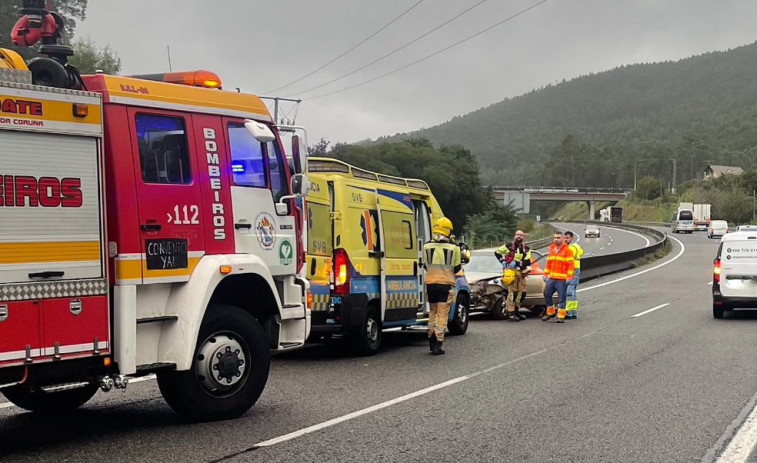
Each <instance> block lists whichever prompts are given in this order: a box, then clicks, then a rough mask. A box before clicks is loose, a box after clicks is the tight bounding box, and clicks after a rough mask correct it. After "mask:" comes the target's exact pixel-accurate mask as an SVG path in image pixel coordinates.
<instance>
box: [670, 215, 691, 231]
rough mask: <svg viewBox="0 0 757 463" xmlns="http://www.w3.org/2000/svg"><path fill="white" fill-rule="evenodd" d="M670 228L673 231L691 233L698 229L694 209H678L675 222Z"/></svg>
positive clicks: (674, 218) (674, 217)
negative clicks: (695, 223)
mask: <svg viewBox="0 0 757 463" xmlns="http://www.w3.org/2000/svg"><path fill="white" fill-rule="evenodd" d="M670 228H671V230H672V231H673V233H681V232H685V233H691V232H693V231H694V230H696V227H695V226H694V211H692V210H691V209H678V212H676V215H674V216H673V223H672V224H671V227H670Z"/></svg>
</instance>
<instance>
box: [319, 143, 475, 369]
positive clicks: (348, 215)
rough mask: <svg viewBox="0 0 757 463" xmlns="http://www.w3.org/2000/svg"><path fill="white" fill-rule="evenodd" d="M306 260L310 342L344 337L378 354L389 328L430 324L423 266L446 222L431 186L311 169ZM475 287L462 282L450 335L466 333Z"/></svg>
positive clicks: (328, 166) (339, 165) (341, 167)
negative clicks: (438, 223)
mask: <svg viewBox="0 0 757 463" xmlns="http://www.w3.org/2000/svg"><path fill="white" fill-rule="evenodd" d="M308 170H309V174H310V176H309V180H310V182H311V188H310V192H309V193H308V195H307V198H306V206H307V230H308V234H307V242H308V243H307V256H306V259H305V264H306V268H305V272H306V276H307V278H308V280H310V297H309V303H310V306H311V309H312V314H311V320H312V327H311V333H312V336H311V337H312V338H321V337H324V335H326V336H328V335H330V334H333V333H342V334H344V335H345V336H347V337H349V338H350V339H351V340H352V344H353V345H354V347H355V348H356V350H357V351H358V352H359V353H361V354H365V355H371V354H375V353H376V352H377V351H378V349H379V346H380V345H381V337H382V336H381V333H382V330H383V329H386V328H396V327H403V328H404V327H409V326H413V325H421V324H425V323H427V321H428V304H427V303H426V301H425V294H424V288H423V282H424V269H423V266H422V265H421V259H422V250H423V244H424V243H426V242H428V241H430V240H431V224H432V223H433V221H434V220H436V219H438V218H440V217H442V216H443V214H442V210H441V208H440V207H439V203H438V202H437V201H436V198H434V195H433V194H432V193H431V189H430V188H429V187H428V185H427V184H426V182H424V181H422V180H417V179H404V178H399V177H393V176H389V175H382V174H377V173H375V172H370V171H367V170H364V169H359V168H357V167H355V166H352V165H350V164H347V163H345V162H342V161H339V160H336V159H330V158H316V157H314V158H310V159H309V161H308ZM469 300H470V299H469V287H468V283H467V282H466V280H465V276H463V275H462V274H461V275H460V276H458V278H457V288H456V294H455V299H454V303H453V305H452V308H451V309H450V321H449V325H448V328H449V331H450V334H453V335H457V334H464V333H465V331H466V330H467V328H468V307H469V306H468V301H469Z"/></svg>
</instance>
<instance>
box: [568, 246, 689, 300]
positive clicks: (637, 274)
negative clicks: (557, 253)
mask: <svg viewBox="0 0 757 463" xmlns="http://www.w3.org/2000/svg"><path fill="white" fill-rule="evenodd" d="M668 238H670V239H671V240H675V242H676V243H678V244H679V245H681V250H680V251H679V252H678V254H676V256H675V257H673V258H672V259H670V260H666V261H665V262H663V263H661V264H660V265H655V266H654V267H651V268H648V269H646V270H642V271H640V272H636V273H632V274H631V275H626V276H624V277H620V278H616V279H614V280H610V281H606V282H604V283H600V284H598V285H594V286H589V287H588V288H581V289H577V290H576V292H577V293H580V292H582V291H589V290H592V289H597V288H601V287H602V286H607V285H611V284H613V283H617V282H619V281H623V280H627V279H629V278H633V277H635V276H639V275H642V274H644V273H647V272H651V271H652V270H657V269H658V268H660V267H664V266H666V265H668V264H669V263H671V262H673V261H675V260H676V259H678V258H679V257H681V256H682V255H683V253H684V252H685V251H686V247H685V246H684V245H683V243H682V242H681V240H679V239H678V238H673V237H672V236H670V235H668Z"/></svg>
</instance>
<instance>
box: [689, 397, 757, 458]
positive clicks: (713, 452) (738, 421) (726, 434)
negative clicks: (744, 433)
mask: <svg viewBox="0 0 757 463" xmlns="http://www.w3.org/2000/svg"><path fill="white" fill-rule="evenodd" d="M755 404H757V394H755V395H753V396H752V398H751V399H749V402H747V403H746V405H744V407H743V408H742V409H741V411H739V414H738V416H736V418H734V420H733V421H731V424H729V425H728V427H727V428H726V429H725V431H723V434H721V435H720V438H719V439H718V441H717V442H715V445H713V446H712V447H710V449H709V450H708V451H707V453H706V454H705V455H704V457H703V458H702V463H712V462H714V461H715V459H716V457H717V454H718V451H719V450H720V449H722V448H723V446H724V445H725V443H726V441H728V438H730V437H731V436H733V435H734V431H735V430H737V429H739V427H741V425H742V424H744V421H745V420H746V417H747V415H749V413H750V412H752V413H754V408H755Z"/></svg>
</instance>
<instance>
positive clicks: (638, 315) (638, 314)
mask: <svg viewBox="0 0 757 463" xmlns="http://www.w3.org/2000/svg"><path fill="white" fill-rule="evenodd" d="M669 305H670V303H669V302H667V303H665V304H660V305H658V306H657V307H652V308H651V309H649V310H645V311H644V312H639V313H637V314H636V315H632V316H631V318H636V317H641V316H642V315H646V314H648V313H649V312H654V311H655V310H657V309H662V308H663V307H666V306H669Z"/></svg>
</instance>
